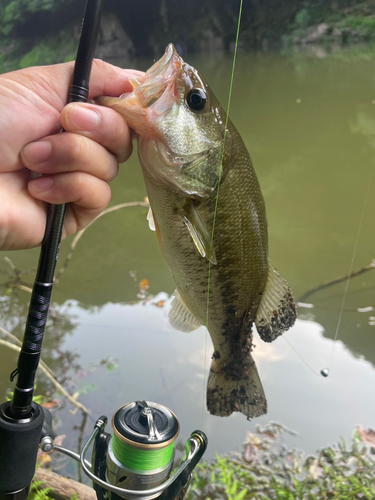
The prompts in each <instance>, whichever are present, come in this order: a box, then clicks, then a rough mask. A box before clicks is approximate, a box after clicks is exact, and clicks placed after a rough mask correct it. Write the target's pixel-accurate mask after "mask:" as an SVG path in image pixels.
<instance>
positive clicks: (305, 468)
mask: <svg viewBox="0 0 375 500" xmlns="http://www.w3.org/2000/svg"><path fill="white" fill-rule="evenodd" d="M284 432H292V431H289V430H288V429H285V428H284V427H283V426H282V425H280V424H277V423H275V422H271V423H269V424H267V425H266V426H265V427H263V428H262V427H261V426H257V432H256V434H253V433H251V432H248V433H247V436H246V439H245V443H244V449H243V453H242V454H240V453H236V454H235V453H231V454H229V455H226V456H216V458H215V460H214V461H213V462H211V463H207V462H203V463H200V464H198V465H197V467H196V469H195V471H194V473H193V479H192V482H191V486H190V490H189V496H188V498H189V500H207V499H209V500H214V499H217V498H220V499H222V500H265V499H267V500H279V499H280V500H305V499H309V500H324V499H333V500H335V499H337V500H338V499H353V500H356V499H363V500H365V499H366V500H372V499H373V498H374V496H375V432H374V431H373V430H371V429H367V430H366V429H363V428H362V427H360V426H357V428H356V429H355V430H354V432H353V436H352V442H351V443H350V444H349V443H348V444H347V443H345V441H344V440H343V439H341V440H340V441H339V442H338V443H337V444H335V445H333V446H327V447H325V448H322V449H321V450H319V451H318V452H317V454H316V455H308V456H307V455H306V454H305V453H304V452H303V451H300V450H296V449H292V450H289V449H288V448H287V447H286V446H285V445H284V444H283V439H282V437H283V436H282V435H283V433H284ZM36 481H37V483H34V488H33V489H32V495H31V497H30V499H29V500H37V497H36V496H35V494H36V492H37V490H38V488H39V489H42V491H43V490H44V493H46V494H47V495H48V496H47V495H44V496H43V498H44V500H47V499H48V497H51V498H54V499H57V500H68V499H69V498H70V497H72V495H75V496H76V498H79V500H94V499H95V494H94V491H93V490H92V489H90V488H88V487H87V486H84V485H82V484H81V483H77V482H75V481H72V480H68V479H66V478H63V477H61V476H58V475H57V474H54V473H52V472H49V471H48V470H45V469H38V471H37V473H36ZM35 484H37V487H35ZM46 488H52V490H46ZM39 494H40V493H39ZM39 498H40V497H39Z"/></svg>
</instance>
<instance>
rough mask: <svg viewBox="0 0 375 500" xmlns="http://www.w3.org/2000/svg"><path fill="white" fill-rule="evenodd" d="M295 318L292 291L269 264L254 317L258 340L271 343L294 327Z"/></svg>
mask: <svg viewBox="0 0 375 500" xmlns="http://www.w3.org/2000/svg"><path fill="white" fill-rule="evenodd" d="M296 317H297V311H296V304H295V302H294V299H293V295H292V291H291V289H290V288H289V285H288V283H287V282H286V281H285V280H284V279H283V278H282V277H281V276H280V274H279V273H278V272H277V271H276V269H275V268H274V267H273V265H272V264H271V262H269V266H268V277H267V283H266V286H265V289H264V292H263V297H262V300H261V303H260V305H259V307H258V310H257V313H256V317H255V325H256V327H257V330H258V333H259V336H260V338H261V339H262V340H264V342H272V341H273V340H275V339H276V338H277V337H278V336H279V335H281V334H282V333H284V332H286V331H287V330H289V328H291V327H292V326H293V325H294V322H295V320H296Z"/></svg>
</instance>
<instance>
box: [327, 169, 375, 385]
mask: <svg viewBox="0 0 375 500" xmlns="http://www.w3.org/2000/svg"><path fill="white" fill-rule="evenodd" d="M373 175H374V169H373V170H372V172H371V176H370V180H369V183H368V186H367V193H366V197H365V201H364V203H363V209H362V214H361V219H360V222H359V226H358V231H357V237H356V240H355V244H354V250H353V255H352V260H351V263H350V268H349V273H348V278H347V280H346V284H345V290H344V296H343V299H342V303H341V308H340V314H339V319H338V321H337V327H336V332H335V337H334V339H333V345H332V350H331V356H330V359H329V363H328V367H327V368H323V369H322V370H321V372H320V373H321V374H322V375H323V377H328V374H329V370H330V367H331V365H332V360H333V353H334V350H335V346H336V340H337V337H338V333H339V329H340V325H341V319H342V315H343V312H344V306H345V300H346V296H347V293H348V288H349V281H350V277H351V276H350V275H351V273H352V270H353V264H354V259H355V255H356V253H357V247H358V241H359V235H360V233H361V229H362V223H363V219H364V215H365V211H366V205H367V200H368V197H369V194H370V188H371V183H372V178H373Z"/></svg>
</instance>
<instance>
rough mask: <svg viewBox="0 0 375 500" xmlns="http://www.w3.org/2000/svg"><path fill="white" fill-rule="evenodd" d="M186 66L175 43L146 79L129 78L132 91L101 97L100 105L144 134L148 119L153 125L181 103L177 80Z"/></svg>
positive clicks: (168, 48) (148, 73)
mask: <svg viewBox="0 0 375 500" xmlns="http://www.w3.org/2000/svg"><path fill="white" fill-rule="evenodd" d="M182 65H183V60H182V59H181V57H180V56H179V55H178V53H177V51H176V49H175V47H174V45H173V44H172V43H171V44H169V45H168V47H167V48H166V50H165V53H164V55H163V56H162V57H161V58H160V59H159V61H157V62H156V63H155V64H154V65H153V66H151V68H150V69H149V70H148V71H147V72H146V74H145V75H144V77H142V78H138V79H137V78H129V83H130V84H131V85H132V87H133V91H132V92H128V93H126V94H123V95H122V96H120V97H119V98H115V97H99V98H98V99H97V100H96V102H97V103H98V104H101V105H104V106H108V107H110V108H114V109H116V110H117V111H118V112H119V113H120V114H121V115H122V116H123V117H124V118H125V119H126V121H127V122H128V124H129V126H130V127H131V128H133V129H134V130H135V131H136V132H137V133H141V132H144V126H145V118H147V120H146V121H147V122H148V123H150V122H151V121H154V120H155V119H157V118H158V117H160V116H161V115H163V114H165V113H167V112H168V111H170V109H171V108H172V107H173V104H175V103H177V102H178V101H179V98H180V96H179V92H178V89H177V77H178V74H179V72H180V71H181V68H182Z"/></svg>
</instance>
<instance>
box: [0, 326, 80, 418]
mask: <svg viewBox="0 0 375 500" xmlns="http://www.w3.org/2000/svg"><path fill="white" fill-rule="evenodd" d="M10 335H11V334H10ZM0 345H3V346H5V347H8V348H9V349H13V351H16V352H20V350H21V348H20V347H18V346H17V345H15V344H12V343H11V342H8V341H7V340H2V339H0ZM43 365H44V363H40V364H39V367H38V368H40V370H41V371H42V372H43V373H44V375H45V376H46V377H47V378H48V380H49V381H50V382H51V383H52V385H53V386H54V387H55V388H56V389H57V390H58V391H59V392H61V394H62V395H63V396H65V397H66V399H67V400H68V401H69V402H70V403H72V405H74V406H75V407H76V408H77V409H79V410H81V411H82V412H83V413H84V414H86V415H87V414H88V413H89V410H88V409H87V408H86V407H85V406H84V405H83V404H82V403H80V402H79V401H76V400H75V399H74V398H73V397H72V396H71V395H70V394H69V393H68V392H67V391H66V390H65V389H64V387H63V386H62V385H60V384H59V383H58V382H57V380H56V379H55V378H54V377H53V376H52V375H51V373H50V370H49V369H46V368H45V367H44V366H43Z"/></svg>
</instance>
